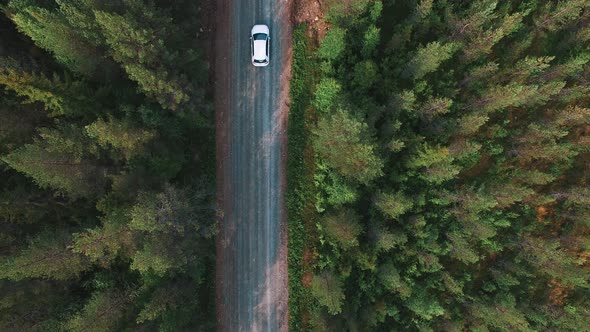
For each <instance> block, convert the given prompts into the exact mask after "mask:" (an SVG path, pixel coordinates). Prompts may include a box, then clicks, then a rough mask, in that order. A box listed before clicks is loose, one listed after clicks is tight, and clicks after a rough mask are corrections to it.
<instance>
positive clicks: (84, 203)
mask: <svg viewBox="0 0 590 332" xmlns="http://www.w3.org/2000/svg"><path fill="white" fill-rule="evenodd" d="M320 2H321V3H322V5H323V8H324V9H325V16H324V17H322V18H321V19H322V20H325V21H326V24H327V26H328V27H329V29H328V30H327V33H326V34H325V36H324V35H321V37H320V36H319V35H318V34H314V33H311V34H310V33H309V31H310V27H309V26H306V25H301V26H298V27H296V29H295V31H294V41H293V68H292V72H293V78H292V81H291V99H292V100H291V105H290V106H291V110H290V115H289V142H288V151H289V157H288V165H287V177H288V188H287V207H288V215H289V283H290V284H289V287H290V288H289V308H290V330H291V331H481V332H483V331H588V330H589V327H588V322H589V321H590V189H589V188H588V184H589V182H590V168H589V161H590V2H589V1H587V0H551V1H550V0H524V1H492V0H474V1H452V0H439V1H434V0H342V1H336V0H321V1H320ZM0 3H1V4H0V11H1V12H2V13H1V15H0V36H1V38H0V85H1V86H2V89H0V179H1V180H0V331H130V330H132V331H211V330H214V329H215V312H214V308H215V305H214V296H213V294H214V284H215V280H213V279H214V273H213V272H212V271H213V270H214V264H215V245H214V241H215V233H216V213H217V211H216V206H215V157H216V156H215V150H214V148H215V132H214V128H215V127H214V109H213V103H212V101H213V96H212V91H211V80H212V72H211V67H210V64H209V60H208V54H207V51H206V50H207V49H208V47H209V45H206V43H207V42H208V41H207V40H206V39H207V38H204V36H203V31H204V30H203V25H204V24H206V23H207V24H210V22H206V20H207V19H208V16H210V15H209V13H208V12H207V8H208V7H207V2H204V1H190V0H176V1H172V0H101V1H98V0H77V1H68V0H11V1H2V2H0ZM205 30H206V29H205Z"/></svg>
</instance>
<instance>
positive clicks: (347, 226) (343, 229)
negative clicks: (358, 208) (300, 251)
mask: <svg viewBox="0 0 590 332" xmlns="http://www.w3.org/2000/svg"><path fill="white" fill-rule="evenodd" d="M321 225H322V229H323V232H324V234H325V235H326V238H327V239H328V240H330V241H331V242H332V243H334V244H336V245H337V246H338V247H339V248H342V249H344V250H348V249H351V248H353V247H356V246H358V245H359V242H358V237H359V235H360V234H361V233H362V231H363V227H362V225H361V223H360V218H359V216H358V215H357V214H356V213H355V212H354V211H352V210H348V209H341V210H339V212H338V213H337V214H332V215H326V216H325V217H324V218H322V221H321Z"/></svg>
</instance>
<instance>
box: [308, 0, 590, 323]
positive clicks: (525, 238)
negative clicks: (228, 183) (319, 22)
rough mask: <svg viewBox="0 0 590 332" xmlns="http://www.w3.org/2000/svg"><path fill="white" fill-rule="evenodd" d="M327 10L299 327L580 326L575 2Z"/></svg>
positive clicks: (583, 144)
mask: <svg viewBox="0 0 590 332" xmlns="http://www.w3.org/2000/svg"><path fill="white" fill-rule="evenodd" d="M327 13H328V15H327V19H328V21H329V22H330V24H332V27H331V31H335V33H334V34H333V35H330V33H328V35H327V36H326V39H324V40H323V41H320V45H321V46H320V49H319V50H318V52H316V54H315V55H316V56H317V58H318V59H319V60H320V61H322V63H321V68H320V69H319V70H318V73H317V74H316V75H319V77H318V78H317V80H318V81H319V82H321V83H320V84H317V85H315V86H314V87H315V99H314V103H316V105H315V106H316V107H317V108H318V109H319V110H320V111H321V112H318V113H317V114H315V117H316V118H317V119H316V118H314V117H312V118H311V119H312V120H313V121H314V122H315V125H312V128H313V134H314V135H313V149H314V152H315V161H314V166H315V167H314V168H312V171H313V177H312V178H309V179H307V181H308V182H309V183H310V184H314V185H315V187H316V190H317V193H316V194H315V195H309V196H306V197H307V201H305V203H300V204H301V205H302V206H314V207H315V208H316V209H315V211H316V212H317V213H319V214H320V216H319V218H317V220H319V222H317V225H318V233H317V234H315V235H314V236H313V237H311V238H310V242H312V245H313V247H314V249H315V251H314V254H315V255H316V256H315V257H317V258H316V261H315V265H314V269H313V270H314V271H313V272H314V278H313V280H312V287H314V288H313V293H314V295H315V299H316V300H317V301H318V302H319V303H320V304H322V307H318V306H317V305H315V303H313V304H309V310H310V315H309V316H310V321H309V323H310V325H312V327H310V328H309V330H314V328H315V329H316V330H328V331H332V330H334V331H365V330H367V331H389V330H404V331H405V330H408V331H464V330H468V331H517V330H518V331H537V330H556V331H574V330H585V329H586V326H585V325H587V324H585V325H584V323H583V321H584V320H586V321H587V319H588V317H590V316H588V310H587V309H586V308H587V301H586V299H587V290H588V287H589V285H588V280H590V279H589V278H590V276H589V275H588V250H589V249H590V242H589V241H588V236H589V235H590V228H589V227H590V223H588V218H590V210H589V209H588V205H589V203H590V192H589V191H588V190H586V189H584V188H586V187H587V185H588V181H589V177H588V169H587V167H586V166H585V165H587V162H588V157H589V155H588V152H589V150H588V142H590V141H589V139H588V128H587V127H588V125H589V124H590V116H589V114H590V112H589V111H588V108H589V107H590V105H589V104H588V98H587V96H588V92H589V91H590V85H589V84H588V82H590V77H589V74H590V71H589V70H588V68H589V67H588V63H589V62H588V59H589V58H588V50H589V48H588V41H589V40H590V34H589V31H590V30H588V27H587V25H588V24H587V23H588V22H587V19H588V15H589V14H590V6H589V5H588V2H587V1H577V0H571V1H565V0H564V1H520V2H518V1H504V2H502V1H485V0H481V1H470V2H463V3H459V2H450V1H447V2H444V1H443V2H435V1H426V0H424V1H410V2H408V1H401V2H400V1H397V2H395V3H394V2H387V3H385V4H382V3H381V2H380V1H370V0H361V1H352V2H338V3H334V4H333V5H332V7H331V8H329V9H327ZM338 29H340V30H338ZM330 48H333V49H336V50H337V52H331V51H329V50H330ZM333 54H334V55H335V56H331V55H333ZM369 151H370V153H369ZM371 165H373V166H371ZM377 165H378V167H376V166H377ZM377 170H378V171H377ZM369 171H371V172H369ZM307 172H310V170H309V169H308V170H307ZM367 173H368V174H367ZM332 197H333V198H335V199H330V198H332ZM314 220H316V219H314ZM351 220H353V221H354V222H352V223H351V222H350V221H351ZM326 280H328V281H326ZM332 283H336V284H337V285H338V287H334V288H332V289H329V286H330V285H331V284H332ZM322 287H323V289H321V288H322ZM331 290H332V291H334V292H330V291H331ZM335 290H337V291H335Z"/></svg>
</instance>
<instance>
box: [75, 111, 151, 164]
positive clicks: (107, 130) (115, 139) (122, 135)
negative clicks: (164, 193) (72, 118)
mask: <svg viewBox="0 0 590 332" xmlns="http://www.w3.org/2000/svg"><path fill="white" fill-rule="evenodd" d="M86 132H87V133H88V136H90V137H91V138H93V139H95V140H96V141H97V142H98V143H99V144H100V145H101V146H103V147H113V148H115V149H117V150H120V151H121V153H122V154H123V155H124V156H125V158H127V159H131V158H132V157H133V156H135V155H136V154H138V153H140V152H141V151H142V150H143V146H144V145H145V143H147V142H149V141H150V140H151V139H153V138H154V137H155V136H156V133H155V132H154V131H153V130H146V129H142V128H137V127H136V128H134V127H133V124H132V123H130V122H129V121H124V120H123V121H121V120H117V119H114V118H109V119H108V121H106V122H105V121H104V120H102V119H99V120H97V121H95V122H93V123H91V124H90V125H88V126H86Z"/></svg>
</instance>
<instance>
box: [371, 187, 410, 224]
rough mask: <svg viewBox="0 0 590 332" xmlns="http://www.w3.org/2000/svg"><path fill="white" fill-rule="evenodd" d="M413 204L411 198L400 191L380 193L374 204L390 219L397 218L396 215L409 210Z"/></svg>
mask: <svg viewBox="0 0 590 332" xmlns="http://www.w3.org/2000/svg"><path fill="white" fill-rule="evenodd" d="M413 205H414V203H413V202H412V200H411V199H409V198H407V197H406V196H405V195H404V194H403V193H402V192H397V193H395V194H387V193H381V194H379V195H378V196H377V199H376V202H375V206H376V207H377V208H378V209H379V210H380V211H381V212H383V213H384V214H386V215H387V216H388V217H390V218H392V219H397V217H399V216H400V215H402V214H404V213H406V212H407V211H409V210H410V209H411V208H412V206H413Z"/></svg>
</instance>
